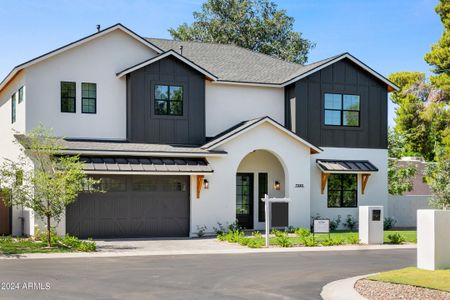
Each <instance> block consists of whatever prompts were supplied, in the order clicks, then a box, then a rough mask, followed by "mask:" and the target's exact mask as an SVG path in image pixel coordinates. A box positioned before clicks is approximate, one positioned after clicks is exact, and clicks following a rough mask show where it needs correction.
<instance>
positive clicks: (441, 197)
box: [425, 149, 450, 210]
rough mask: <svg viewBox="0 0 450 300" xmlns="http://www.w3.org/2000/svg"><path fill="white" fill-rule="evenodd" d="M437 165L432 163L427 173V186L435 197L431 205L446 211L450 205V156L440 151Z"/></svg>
mask: <svg viewBox="0 0 450 300" xmlns="http://www.w3.org/2000/svg"><path fill="white" fill-rule="evenodd" d="M437 157H438V158H437V162H436V163H430V164H429V165H428V167H427V169H426V171H425V174H426V181H427V184H428V185H429V186H430V189H431V192H432V193H433V196H432V197H431V200H430V204H431V205H432V206H433V207H435V208H442V209H444V210H446V209H447V208H448V206H449V205H450V155H449V154H448V153H447V152H445V151H444V150H443V149H439V151H438V156H437Z"/></svg>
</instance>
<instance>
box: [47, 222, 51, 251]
mask: <svg viewBox="0 0 450 300" xmlns="http://www.w3.org/2000/svg"><path fill="white" fill-rule="evenodd" d="M50 222H51V220H50V216H47V246H48V247H49V248H51V247H52V239H51V237H52V228H51V226H50Z"/></svg>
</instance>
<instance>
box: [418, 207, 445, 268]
mask: <svg viewBox="0 0 450 300" xmlns="http://www.w3.org/2000/svg"><path fill="white" fill-rule="evenodd" d="M449 226H450V211H449V210H433V209H419V210H418V211H417V267H418V268H420V269H425V270H438V269H450V230H449Z"/></svg>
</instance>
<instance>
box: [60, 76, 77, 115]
mask: <svg viewBox="0 0 450 300" xmlns="http://www.w3.org/2000/svg"><path fill="white" fill-rule="evenodd" d="M75 105H76V84H75V82H67V81H61V112H66V113H74V112H75V107H76V106H75Z"/></svg>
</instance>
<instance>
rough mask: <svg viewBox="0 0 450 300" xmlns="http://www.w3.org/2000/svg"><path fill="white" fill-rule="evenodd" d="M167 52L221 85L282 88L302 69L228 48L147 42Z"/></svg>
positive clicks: (249, 51)
mask: <svg viewBox="0 0 450 300" xmlns="http://www.w3.org/2000/svg"><path fill="white" fill-rule="evenodd" d="M147 40H148V41H150V42H152V43H154V44H155V45H158V47H160V48H162V49H164V51H168V50H171V49H172V50H174V51H176V52H178V53H180V46H183V56H184V57H187V58H188V59H190V60H191V61H193V62H195V63H196V64H198V65H199V66H202V67H203V68H204V69H206V70H208V71H210V72H211V73H213V74H214V75H216V76H217V77H218V78H219V80H220V81H221V82H230V83H232V82H238V83H257V84H280V83H282V82H283V81H284V80H285V78H286V75H287V74H292V73H294V72H296V71H297V70H299V68H301V67H302V66H301V65H299V64H295V63H290V62H287V61H284V60H281V59H277V58H274V57H272V56H269V55H265V54H261V53H258V52H255V51H251V50H248V49H245V48H242V47H238V46H235V45H227V44H216V43H202V42H188V41H175V40H166V39H155V38H148V39H147Z"/></svg>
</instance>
